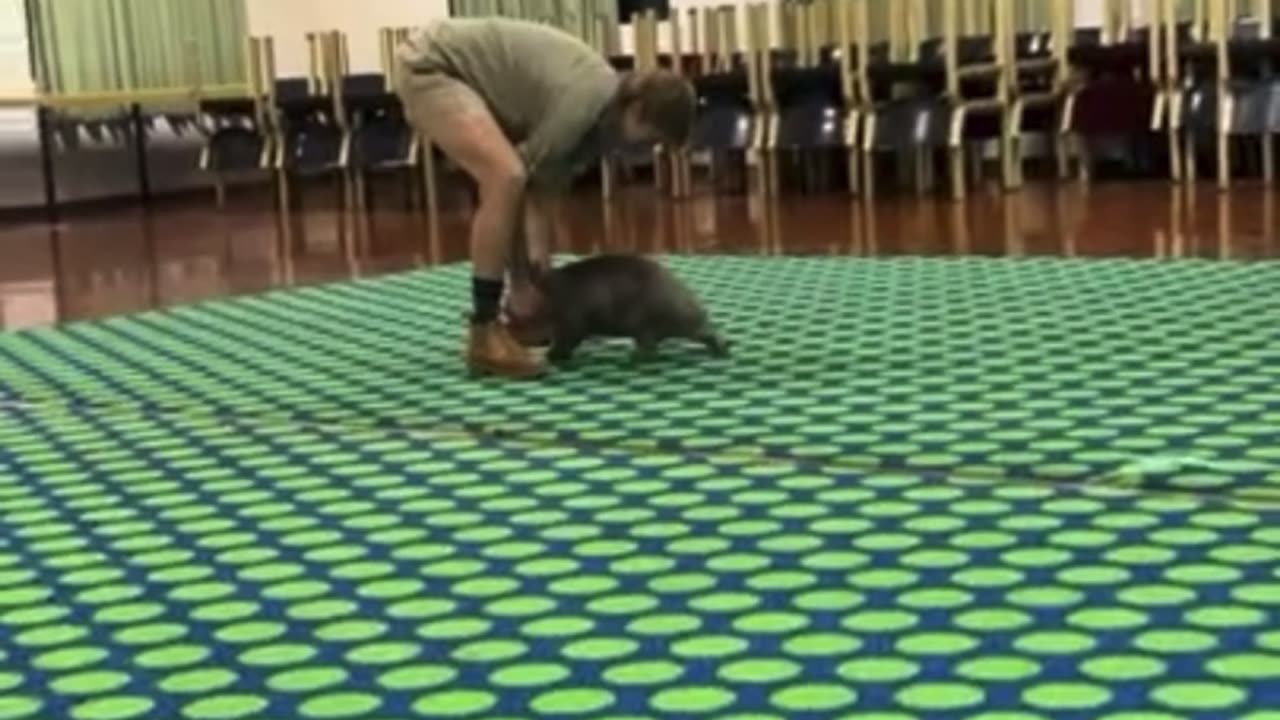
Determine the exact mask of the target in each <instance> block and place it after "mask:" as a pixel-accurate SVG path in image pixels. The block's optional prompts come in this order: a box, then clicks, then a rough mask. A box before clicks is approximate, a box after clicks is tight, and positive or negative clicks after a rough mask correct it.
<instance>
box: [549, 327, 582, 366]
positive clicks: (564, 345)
mask: <svg viewBox="0 0 1280 720" xmlns="http://www.w3.org/2000/svg"><path fill="white" fill-rule="evenodd" d="M582 339H583V338H582V335H581V334H580V333H573V332H566V331H558V332H557V333H556V336H555V339H553V340H552V341H551V348H550V349H549V350H547V360H549V361H551V362H553V363H555V364H556V365H565V364H567V363H568V362H569V360H570V359H571V358H572V357H573V352H574V351H575V350H577V349H578V346H579V345H581V344H582Z"/></svg>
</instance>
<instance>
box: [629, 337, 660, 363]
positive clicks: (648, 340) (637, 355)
mask: <svg viewBox="0 0 1280 720" xmlns="http://www.w3.org/2000/svg"><path fill="white" fill-rule="evenodd" d="M633 340H635V343H636V349H635V350H634V351H633V352H632V353H631V359H632V360H633V361H634V362H645V361H648V360H653V359H654V358H656V357H657V356H658V338H657V337H655V336H653V335H648V334H646V335H637V336H636V337H635V338H633Z"/></svg>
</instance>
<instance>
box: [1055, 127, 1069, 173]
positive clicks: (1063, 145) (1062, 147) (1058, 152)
mask: <svg viewBox="0 0 1280 720" xmlns="http://www.w3.org/2000/svg"><path fill="white" fill-rule="evenodd" d="M1053 145H1054V148H1053V155H1054V160H1055V161H1056V162H1057V164H1058V179H1059V180H1066V179H1068V178H1070V177H1071V142H1070V138H1069V137H1068V136H1067V134H1066V133H1055V134H1054V136H1053Z"/></svg>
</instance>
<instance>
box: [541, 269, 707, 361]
mask: <svg viewBox="0 0 1280 720" xmlns="http://www.w3.org/2000/svg"><path fill="white" fill-rule="evenodd" d="M533 281H534V283H535V285H536V286H537V287H538V289H539V290H540V291H541V293H542V296H543V302H544V308H543V310H544V313H545V317H546V318H547V320H548V321H549V323H550V325H551V328H552V342H551V348H550V349H549V350H548V351H547V359H548V360H550V361H551V362H553V363H556V364H558V365H562V364H565V363H566V362H568V361H569V359H570V358H571V357H572V356H573V352H574V350H576V349H577V347H578V346H579V345H581V344H582V342H583V341H584V340H587V339H589V338H592V337H609V338H631V339H632V340H634V341H635V346H636V347H635V353H634V355H633V358H634V359H635V360H646V359H650V358H652V357H653V356H655V355H656V354H657V350H658V345H659V344H660V343H662V341H664V340H667V339H669V338H684V339H688V340H693V341H695V342H699V343H702V344H703V345H705V346H706V348H707V350H709V351H710V352H711V354H712V355H714V356H716V357H724V356H726V355H728V352H729V343H728V342H726V341H725V340H724V339H723V338H721V337H720V335H719V333H717V331H716V329H715V328H714V327H713V326H712V325H711V322H710V320H709V319H708V317H707V313H706V311H705V310H703V308H702V304H701V303H700V302H699V301H698V298H697V297H696V296H695V295H694V294H693V292H692V291H691V290H689V288H688V287H686V286H685V285H684V284H683V283H681V282H680V280H679V279H677V278H676V276H675V275H674V274H672V273H671V271H670V270H668V269H667V268H666V267H665V266H663V265H662V264H660V263H658V262H656V261H654V260H650V259H648V258H644V257H640V256H636V255H618V254H605V255H598V256H595V257H590V258H586V259H583V260H577V261H575V262H571V263H568V264H566V265H564V266H562V267H559V268H556V269H554V270H535V271H534V272H533Z"/></svg>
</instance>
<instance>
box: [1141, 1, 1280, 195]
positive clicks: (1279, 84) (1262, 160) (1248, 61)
mask: <svg viewBox="0 0 1280 720" xmlns="http://www.w3.org/2000/svg"><path fill="white" fill-rule="evenodd" d="M1241 5H1242V3H1240V2H1239V1H1238V0H1219V1H1218V2H1205V1H1204V0H1197V2H1196V4H1195V9H1196V11H1195V15H1194V17H1193V18H1192V20H1191V23H1190V31H1189V32H1187V33H1186V36H1185V37H1182V36H1177V35H1175V40H1180V41H1181V42H1178V43H1177V45H1176V46H1175V47H1174V49H1173V54H1174V56H1175V57H1176V58H1177V60H1178V65H1177V72H1178V73H1179V81H1180V85H1181V87H1182V88H1183V102H1182V103H1181V107H1180V109H1181V117H1180V120H1181V123H1180V129H1181V133H1182V141H1183V142H1182V153H1183V154H1182V161H1183V167H1184V170H1185V172H1184V173H1183V177H1184V179H1185V180H1186V181H1189V182H1191V181H1195V180H1196V179H1197V175H1198V165H1199V163H1198V157H1199V155H1200V153H1199V150H1200V149H1201V148H1203V147H1204V146H1205V145H1208V146H1209V147H1211V148H1212V150H1213V155H1214V157H1215V165H1216V171H1217V183H1218V186H1219V187H1220V188H1222V189H1226V188H1227V187H1229V185H1230V184H1231V179H1232V176H1233V170H1234V168H1235V166H1236V165H1237V163H1234V162H1233V157H1232V155H1233V153H1232V152H1231V150H1232V145H1233V141H1236V143H1234V144H1241V145H1252V146H1254V147H1256V148H1257V150H1258V154H1257V155H1256V156H1255V157H1256V158H1257V159H1258V163H1257V164H1258V165H1260V166H1261V167H1260V168H1258V170H1259V172H1260V174H1261V176H1262V178H1263V180H1264V182H1266V183H1267V184H1270V183H1272V182H1273V181H1274V178H1275V154H1274V153H1275V146H1274V143H1275V138H1274V136H1275V135H1276V134H1277V133H1280V78H1278V77H1277V75H1276V70H1277V68H1278V67H1280V43H1278V42H1277V41H1276V40H1275V38H1274V34H1275V30H1276V26H1275V18H1274V16H1273V14H1272V10H1273V8H1272V3H1271V1H1270V0H1255V2H1254V3H1252V10H1253V12H1252V13H1248V14H1246V13H1244V12H1242V10H1243V8H1242V7H1241ZM1165 19H1166V22H1167V23H1173V22H1176V18H1175V17H1174V16H1173V14H1172V13H1169V14H1168V15H1166V18H1165ZM1245 157H1248V156H1247V155H1246V156H1245Z"/></svg>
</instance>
